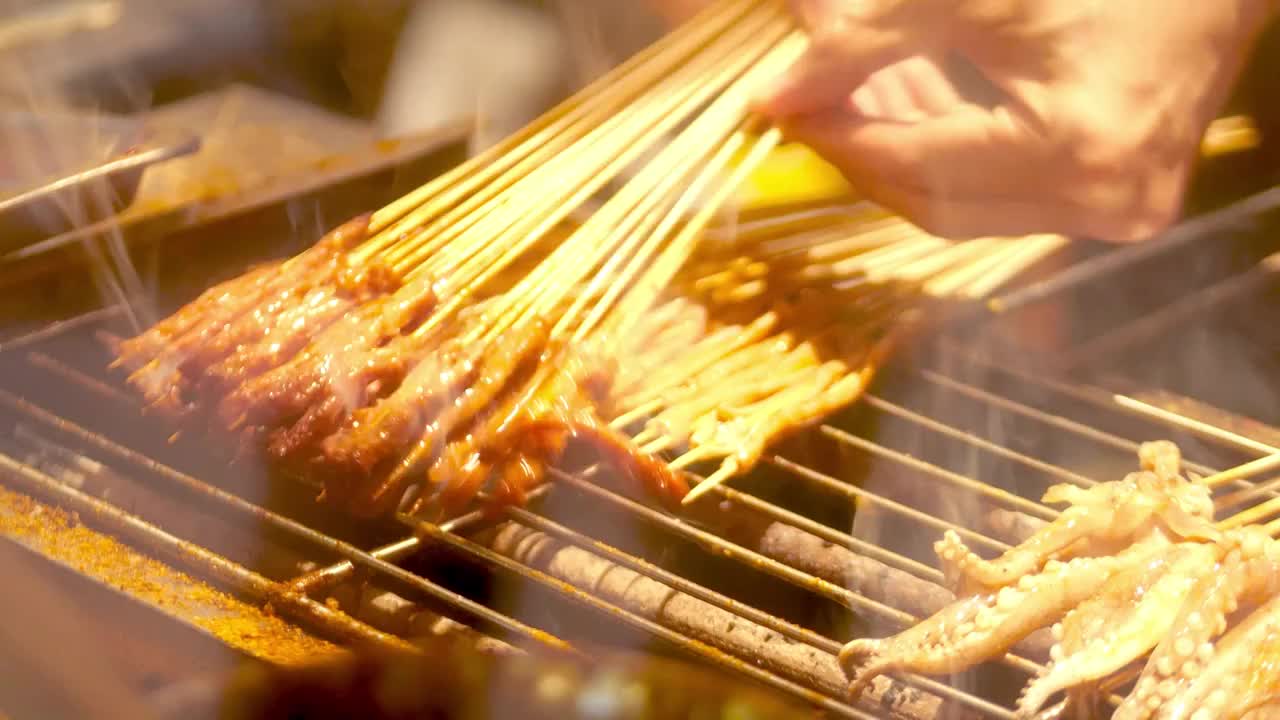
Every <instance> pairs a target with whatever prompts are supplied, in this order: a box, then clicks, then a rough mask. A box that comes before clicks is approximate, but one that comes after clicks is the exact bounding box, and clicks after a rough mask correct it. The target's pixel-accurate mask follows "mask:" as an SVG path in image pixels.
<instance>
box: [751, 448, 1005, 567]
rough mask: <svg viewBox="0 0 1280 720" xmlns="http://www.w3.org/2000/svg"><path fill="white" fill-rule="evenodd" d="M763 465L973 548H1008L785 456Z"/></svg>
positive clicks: (1002, 549)
mask: <svg viewBox="0 0 1280 720" xmlns="http://www.w3.org/2000/svg"><path fill="white" fill-rule="evenodd" d="M765 462H767V463H768V464H770V465H772V466H774V467H776V468H778V469H780V470H786V471H787V472H790V473H791V474H792V475H795V476H796V477H799V478H804V479H805V480H808V481H809V482H811V483H813V484H815V485H819V486H821V487H823V488H825V489H827V490H830V491H833V492H836V493H839V494H841V495H844V496H845V497H848V498H849V499H850V500H855V499H856V500H862V501H865V502H869V503H872V504H874V505H876V506H878V507H882V508H884V509H885V510H889V511H891V512H894V513H897V514H899V515H902V516H903V517H906V518H909V519H911V520H914V521H916V522H918V523H920V524H921V525H924V526H926V527H931V528H933V529H935V530H941V531H943V532H945V531H947V530H954V531H956V533H958V534H959V535H960V536H961V537H963V538H964V539H965V540H967V541H969V542H970V543H973V544H976V545H983V546H985V547H987V548H988V549H991V550H995V551H997V552H1004V551H1005V550H1008V549H1009V546H1008V545H1006V544H1004V543H1002V542H1000V541H999V540H994V539H992V538H989V537H987V536H986V535H983V534H982V533H979V532H977V531H974V530H970V529H969V528H965V527H960V526H959V525H956V524H955V523H952V522H947V521H946V520H943V519H942V518H939V517H934V516H933V515H930V514H929V513H926V512H924V511H922V510H917V509H915V508H913V507H911V506H910V505H904V504H902V503H900V502H897V501H895V500H890V499H889V498H886V497H884V496H882V495H877V494H876V493H873V492H870V491H868V490H865V489H863V488H860V487H857V486H854V485H850V484H849V483H845V482H841V481H840V480H838V479H836V478H833V477H831V476H830V475H828V474H826V473H823V472H819V471H817V470H814V469H813V468H811V467H808V466H806V465H801V464H800V463H797V462H792V461H791V460H788V459H786V458H784V457H779V456H776V455H775V456H773V457H769V458H765Z"/></svg>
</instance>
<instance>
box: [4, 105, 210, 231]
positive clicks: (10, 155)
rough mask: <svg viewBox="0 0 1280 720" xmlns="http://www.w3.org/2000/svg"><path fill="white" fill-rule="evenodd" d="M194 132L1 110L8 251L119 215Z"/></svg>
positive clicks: (192, 141)
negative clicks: (146, 177)
mask: <svg viewBox="0 0 1280 720" xmlns="http://www.w3.org/2000/svg"><path fill="white" fill-rule="evenodd" d="M199 147H200V140H199V139H198V138H197V137H195V136H194V135H190V134H187V133H183V132H178V131H173V130H163V129H154V128H149V127H146V126H144V124H143V122H142V121H141V120H139V119H134V118H125V117H119V116H111V115H104V114H95V115H73V114H37V113H23V112H4V113H0V253H5V252H12V251H14V250H17V249H19V248H22V247H26V246H28V245H31V244H33V243H36V242H39V241H41V240H44V239H46V238H49V237H51V236H54V235H58V234H61V233H65V232H67V231H69V230H72V229H74V228H76V227H81V226H84V225H88V224H91V223H94V222H97V221H101V220H103V219H105V218H108V217H111V216H113V215H115V214H117V213H119V212H121V211H122V210H124V209H125V208H127V207H129V206H130V205H131V204H132V203H133V201H134V199H135V198H136V197H137V192H138V187H139V185H140V183H141V181H142V175H143V172H144V171H145V170H146V169H147V168H148V167H151V166H152V165H155V164H157V163H161V162H164V161H166V160H170V159H173V158H177V157H181V156H183V155H189V154H191V153H193V152H195V151H196V150H197V149H198V148H199Z"/></svg>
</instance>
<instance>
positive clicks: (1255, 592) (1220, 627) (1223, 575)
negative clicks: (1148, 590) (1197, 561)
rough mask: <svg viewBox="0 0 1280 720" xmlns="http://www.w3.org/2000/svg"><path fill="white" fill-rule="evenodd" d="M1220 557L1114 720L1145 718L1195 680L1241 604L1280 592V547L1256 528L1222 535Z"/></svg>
mask: <svg viewBox="0 0 1280 720" xmlns="http://www.w3.org/2000/svg"><path fill="white" fill-rule="evenodd" d="M1219 552H1220V553H1221V559H1220V560H1219V562H1218V563H1217V564H1216V565H1215V566H1213V567H1211V568H1210V569H1209V572H1207V573H1206V574H1205V575H1204V576H1202V577H1201V578H1200V579H1199V580H1198V581H1197V582H1196V584H1195V585H1194V586H1193V587H1192V588H1191V589H1190V591H1189V592H1187V593H1186V595H1185V596H1184V599H1183V600H1182V602H1181V603H1180V607H1179V610H1178V615H1177V617H1176V618H1175V619H1174V622H1173V623H1172V626H1171V630H1170V632H1168V634H1166V635H1165V637H1164V639H1163V640H1161V642H1160V643H1159V644H1158V645H1157V646H1156V648H1155V650H1153V651H1152V653H1151V657H1150V659H1148V661H1147V664H1146V666H1145V667H1144V668H1143V670H1142V674H1141V675H1140V676H1139V678H1138V682H1137V684H1136V685H1135V686H1134V689H1133V691H1132V692H1131V693H1129V696H1128V697H1126V698H1125V700H1124V702H1122V703H1121V704H1120V706H1119V707H1118V708H1117V709H1116V711H1115V713H1114V715H1113V718H1114V720H1146V719H1147V718H1150V717H1153V716H1155V714H1156V712H1157V711H1158V710H1160V709H1161V708H1162V707H1163V706H1164V705H1165V703H1167V702H1168V701H1169V700H1170V698H1173V697H1174V696H1176V695H1178V694H1179V693H1180V692H1182V690H1183V689H1184V688H1185V687H1187V686H1188V685H1190V684H1191V683H1192V682H1194V681H1195V680H1196V678H1197V677H1198V676H1199V675H1200V674H1201V673H1202V672H1203V670H1204V668H1205V667H1206V665H1207V664H1208V663H1210V662H1211V661H1212V660H1213V658H1214V656H1215V654H1216V652H1217V649H1216V648H1215V646H1214V639H1215V638H1217V637H1218V636H1219V635H1220V634H1222V632H1223V631H1224V630H1225V629H1226V625H1227V616H1228V615H1230V614H1231V613H1233V612H1235V611H1236V609H1237V608H1238V606H1239V603H1240V602H1241V601H1246V602H1256V601H1260V600H1261V599H1264V598H1266V597H1267V596H1269V595H1272V594H1274V593H1275V592H1276V591H1277V590H1280V544H1277V543H1276V542H1275V541H1273V540H1271V538H1270V537H1268V536H1267V535H1266V533H1265V532H1264V531H1262V530H1261V529H1259V528H1245V529H1241V530H1237V531H1233V532H1230V533H1227V534H1226V535H1224V537H1223V539H1222V541H1221V542H1220V543H1219Z"/></svg>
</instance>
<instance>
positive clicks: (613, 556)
mask: <svg viewBox="0 0 1280 720" xmlns="http://www.w3.org/2000/svg"><path fill="white" fill-rule="evenodd" d="M507 515H508V516H510V517H511V519H513V520H515V521H516V522H519V523H520V524H521V525H527V526H528V527H530V528H533V529H534V530H538V531H540V532H543V533H546V534H547V535H549V536H551V537H554V538H558V539H561V540H564V541H566V542H569V543H572V544H573V545H575V546H577V547H579V548H581V549H583V550H586V551H588V552H591V553H595V554H598V555H600V556H602V557H604V558H606V559H608V560H609V561H610V562H614V563H617V564H618V565H620V566H622V567H625V568H628V569H630V570H633V571H635V572H637V573H639V574H641V575H644V576H646V577H649V578H651V579H653V580H655V581H657V582H659V583H662V584H663V585H666V586H669V587H671V588H672V589H674V590H677V591H679V592H682V593H685V594H686V595H689V596H691V597H695V598H697V599H699V600H701V601H703V602H705V603H707V604H709V605H713V606H715V607H717V608H719V609H721V610H724V611H726V612H730V613H733V614H734V615H736V616H738V617H741V618H743V619H744V620H748V621H750V622H753V623H755V624H757V625H760V626H762V627H766V628H768V629H770V630H773V631H774V632H776V633H778V634H780V635H783V636H786V637H789V638H791V639H792V640H795V641H797V642H800V643H804V644H805V645H810V646H812V647H815V648H818V649H819V650H823V651H825V652H827V653H829V654H831V655H835V654H837V653H839V652H840V649H841V648H842V647H843V643H840V642H837V641H835V640H832V639H831V638H828V637H826V636H823V635H819V634H818V633H815V632H813V631H812V630H808V629H805V628H802V627H800V626H798V625H794V624H792V623H789V622H787V621H785V620H783V619H782V618H779V617H777V616H775V615H771V614H769V613H766V612H764V611H762V610H758V609H756V608H754V607H752V606H750V605H747V604H745V603H741V602H738V601H737V600H734V599H732V598H729V597H726V596H724V595H721V594H720V593H718V592H715V591H714V590H710V589H708V588H705V587H703V586H701V585H699V584H697V583H695V582H692V581H690V580H686V579H685V578H683V577H681V576H679V575H676V574H675V573H672V572H668V571H667V570H664V569H662V568H660V567H658V566H657V565H654V564H652V563H650V562H648V561H646V560H643V559H641V558H638V557H636V556H634V555H630V554H628V553H625V552H623V551H621V550H618V549H617V548H615V547H613V546H611V545H609V544H607V543H604V542H601V541H599V540H596V539H594V538H590V537H587V536H586V535H583V534H582V533H579V532H577V531H576V530H572V529H570V528H568V527H565V526H564V525H561V524H559V523H557V522H555V521H553V520H550V519H547V518H544V517H542V516H539V515H535V514H534V513H531V512H529V511H527V510H523V509H520V508H510V509H508V510H507ZM903 677H904V679H905V680H906V681H907V682H909V683H911V684H913V685H916V686H918V687H920V688H921V689H924V690H927V691H929V692H931V693H934V694H936V695H939V696H942V697H945V698H946V699H948V700H951V701H953V702H957V703H961V704H964V705H967V706H969V707H971V708H973V709H975V710H979V711H981V712H985V713H987V714H989V715H995V716H997V717H1002V718H1007V719H1008V720H1012V718H1013V713H1011V712H1009V711H1008V710H1006V709H1004V708H1001V707H1000V706H998V705H994V704H992V703H989V702H986V701H983V700H980V699H978V698H976V697H974V696H973V695H970V694H968V693H964V692H960V691H958V690H956V689H955V688H953V687H951V686H950V685H946V684H944V683H939V682H937V681H934V680H930V679H928V678H925V677H923V676H920V675H904V676H903Z"/></svg>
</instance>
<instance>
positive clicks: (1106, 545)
mask: <svg viewBox="0 0 1280 720" xmlns="http://www.w3.org/2000/svg"><path fill="white" fill-rule="evenodd" d="M1170 447H1173V446H1172V444H1170V443H1147V444H1145V445H1143V446H1142V448H1141V449H1140V450H1139V456H1140V458H1141V459H1142V463H1143V466H1144V468H1146V469H1144V470H1143V471H1142V472H1137V473H1131V474H1130V475H1129V476H1127V477H1125V478H1124V479H1123V480H1117V481H1113V482H1107V483H1101V484H1098V485H1095V486H1093V487H1090V488H1082V487H1078V486H1076V485H1054V486H1053V487H1050V488H1049V489H1048V490H1047V491H1046V492H1045V495H1044V499H1043V501H1044V502H1046V503H1050V504H1059V503H1066V504H1068V505H1069V506H1070V507H1068V508H1067V509H1066V510H1064V511H1063V512H1062V514H1061V515H1059V516H1058V518H1057V519H1055V520H1054V521H1053V522H1051V523H1049V524H1048V525H1045V526H1044V527H1042V528H1040V529H1039V530H1038V531H1037V532H1036V533H1035V534H1034V535H1032V536H1031V537H1030V538H1028V539H1027V540H1026V541H1024V542H1023V543H1021V544H1020V545H1018V546H1017V547H1015V548H1012V549H1010V550H1008V551H1006V552H1005V553H1004V555H1002V556H1001V557H999V558H996V559H995V560H984V559H982V558H981V557H979V556H978V555H976V554H975V553H974V552H973V551H972V550H970V549H969V548H968V547H967V546H965V544H964V542H963V541H962V540H961V539H960V536H959V535H957V534H956V533H954V532H948V533H947V534H946V535H944V536H943V538H942V539H941V540H939V541H938V542H937V543H935V545H934V550H935V551H936V552H937V555H938V560H939V563H940V564H941V568H942V572H943V576H944V578H945V579H946V583H947V585H948V586H949V588H950V589H951V590H952V591H954V592H955V593H956V594H958V595H969V594H974V593H981V592H986V591H989V590H992V589H995V588H1000V587H1004V586H1006V585H1008V584H1009V583H1011V582H1014V581H1015V580H1017V579H1018V578H1020V577H1022V576H1024V575H1026V574H1028V573H1034V572H1036V571H1037V570H1039V569H1040V567H1041V566H1042V565H1043V564H1044V563H1045V562H1046V561H1048V560H1050V559H1058V560H1065V559H1069V558H1071V557H1087V556H1100V555H1109V554H1113V553H1115V552H1118V551H1120V550H1122V549H1123V548H1125V547H1129V546H1130V545H1132V544H1133V543H1135V542H1138V541H1140V540H1142V539H1143V538H1144V537H1147V536H1149V535H1150V534H1151V533H1153V532H1155V531H1157V530H1159V531H1164V532H1165V533H1166V534H1168V535H1171V536H1176V537H1183V538H1194V539H1204V540H1214V539H1216V538H1217V532H1216V531H1215V530H1214V529H1213V527H1212V525H1211V521H1212V519H1213V500H1212V497H1211V495H1210V492H1209V489H1208V488H1206V487H1205V486H1204V485H1202V484H1200V483H1196V482H1191V481H1189V480H1187V479H1185V478H1183V477H1182V476H1180V475H1178V474H1177V470H1178V463H1179V459H1178V456H1177V452H1176V448H1175V449H1173V450H1170V449H1169V448H1170Z"/></svg>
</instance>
